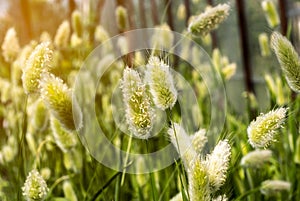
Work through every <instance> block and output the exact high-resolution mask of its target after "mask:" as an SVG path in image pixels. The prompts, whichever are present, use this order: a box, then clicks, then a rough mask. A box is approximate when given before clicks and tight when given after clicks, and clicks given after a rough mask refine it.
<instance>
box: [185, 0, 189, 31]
mask: <svg viewBox="0 0 300 201" xmlns="http://www.w3.org/2000/svg"><path fill="white" fill-rule="evenodd" d="M184 6H185V10H186V16H185V24H186V26H188V21H189V18H190V16H191V7H190V0H184Z"/></svg>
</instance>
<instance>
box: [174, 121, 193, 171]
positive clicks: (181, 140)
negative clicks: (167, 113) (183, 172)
mask: <svg viewBox="0 0 300 201" xmlns="http://www.w3.org/2000/svg"><path fill="white" fill-rule="evenodd" d="M173 125H174V128H173V126H171V127H170V128H169V130H168V136H169V138H170V141H171V143H172V144H173V146H174V147H175V148H176V150H177V152H178V153H179V154H180V157H181V159H182V160H183V163H184V166H185V168H186V169H190V165H191V162H192V161H193V160H194V158H196V157H197V153H196V151H195V149H194V148H193V146H192V141H191V139H190V136H189V135H188V134H187V133H186V132H185V130H184V128H183V127H182V126H180V125H179V124H177V123H174V124H173Z"/></svg>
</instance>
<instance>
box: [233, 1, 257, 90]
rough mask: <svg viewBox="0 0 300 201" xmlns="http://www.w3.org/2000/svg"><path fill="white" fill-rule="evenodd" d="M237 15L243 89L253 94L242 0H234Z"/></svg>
mask: <svg viewBox="0 0 300 201" xmlns="http://www.w3.org/2000/svg"><path fill="white" fill-rule="evenodd" d="M236 6H237V14H238V16H237V17H238V25H239V33H240V44H241V51H242V62H243V68H244V77H245V78H244V80H245V87H246V90H247V91H248V92H254V87H253V83H252V72H251V63H250V62H251V61H250V51H249V44H248V30H247V19H246V12H245V5H244V1H243V0H236Z"/></svg>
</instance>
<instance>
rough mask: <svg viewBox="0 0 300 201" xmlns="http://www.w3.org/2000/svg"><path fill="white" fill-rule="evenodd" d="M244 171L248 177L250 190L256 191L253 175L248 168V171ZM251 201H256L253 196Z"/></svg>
mask: <svg viewBox="0 0 300 201" xmlns="http://www.w3.org/2000/svg"><path fill="white" fill-rule="evenodd" d="M244 171H245V173H246V176H247V180H248V183H249V186H250V189H254V183H253V178H252V175H251V173H250V171H249V169H248V168H247V169H246V170H245V169H244ZM250 200H255V199H254V198H253V196H251V198H250Z"/></svg>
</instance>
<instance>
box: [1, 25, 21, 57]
mask: <svg viewBox="0 0 300 201" xmlns="http://www.w3.org/2000/svg"><path fill="white" fill-rule="evenodd" d="M1 49H2V55H3V57H4V60H5V61H6V62H13V61H14V60H15V59H16V58H17V55H18V53H19V51H20V45H19V40H18V37H17V33H16V30H15V29H14V28H10V29H8V30H7V32H6V35H5V38H4V41H3V43H2V46H1Z"/></svg>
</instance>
